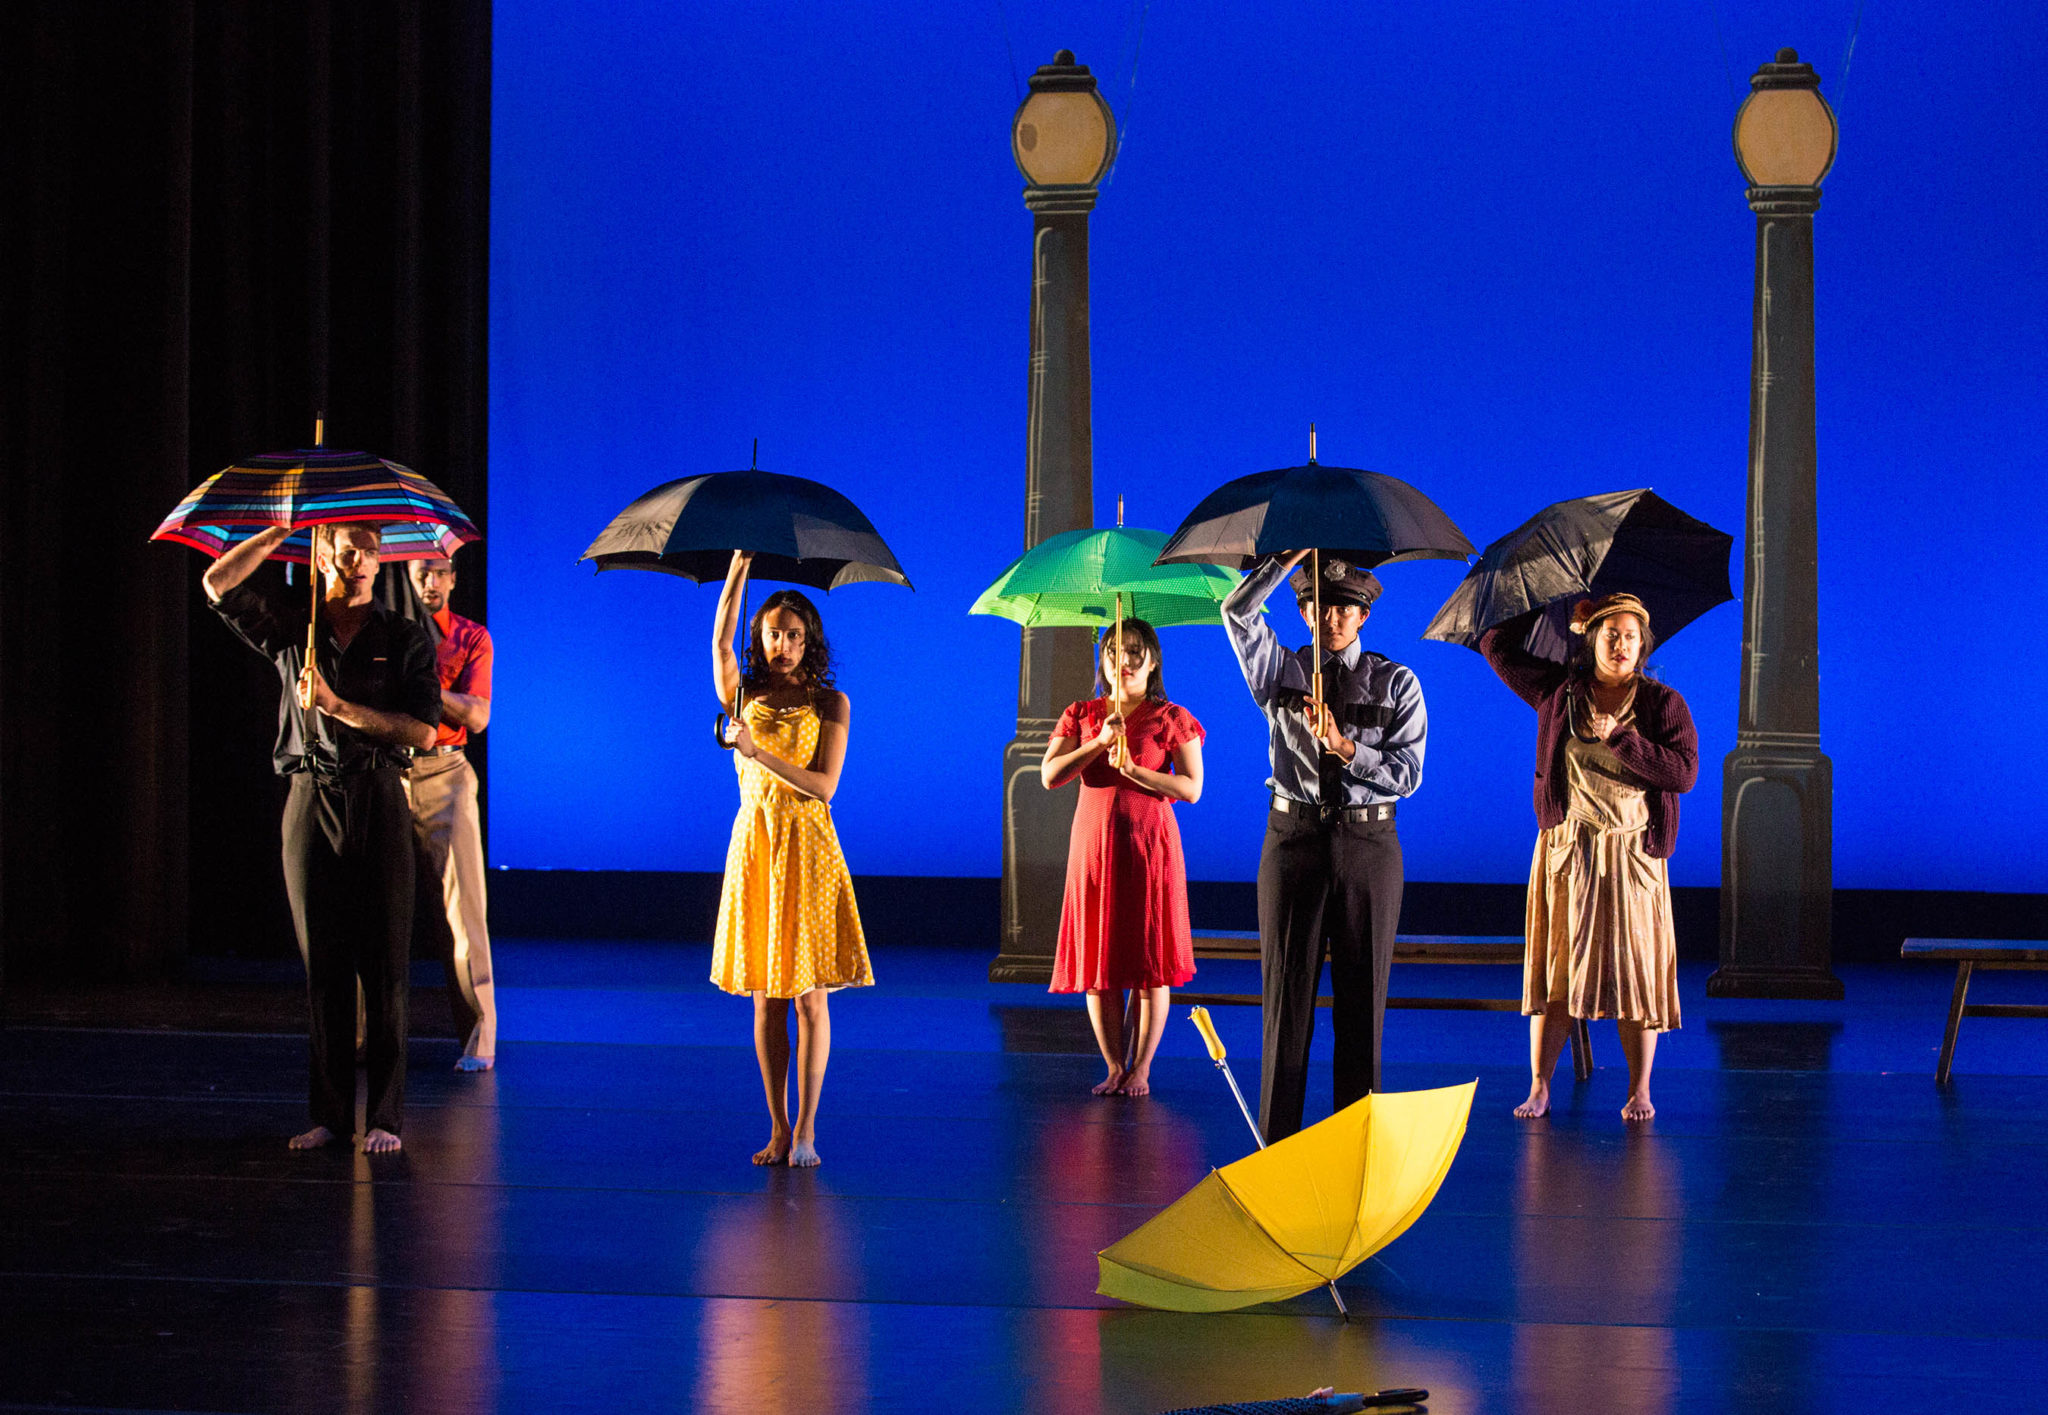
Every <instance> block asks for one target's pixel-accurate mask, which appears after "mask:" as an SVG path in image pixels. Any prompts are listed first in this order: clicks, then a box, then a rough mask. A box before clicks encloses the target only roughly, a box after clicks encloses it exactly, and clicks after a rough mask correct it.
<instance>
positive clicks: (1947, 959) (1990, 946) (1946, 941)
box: [1196, 938, 2048, 1086]
mask: <svg viewBox="0 0 2048 1415" xmlns="http://www.w3.org/2000/svg"><path fill="white" fill-rule="evenodd" d="M1200 951H1201V950H1200V948H1199V946H1198V947H1197V949H1196V952H1197V953H1198V954H1199V952H1200ZM1899 956H1900V957H1901V958H1918V959H1923V960H1926V961H1928V962H1932V963H1954V964H1955V965H1956V988H1955V991H1954V992H1953V993H1952V994H1950V996H1949V1000H1948V1030H1947V1031H1945V1032H1943V1033H1942V1034H1941V1056H1940V1058H1939V1059H1938V1060H1936V1062H1935V1063H1934V1083H1935V1084H1936V1085H1937V1086H1946V1085H1947V1084H1948V1076H1949V1068H1950V1067H1951V1066H1953V1065H1954V1063H1955V1059H1956V1033H1957V1032H1958V1031H1960V1030H1961V1029H1962V1025H1963V1019H1964V1018H1965V1017H2048V1005H2043V1004H2041V1003H2032V1002H1970V1001H1969V1000H1968V999H1969V996H1970V974H1971V972H1972V971H1973V970H1975V969H1978V968H1986V969H1995V970H1998V971H2003V972H2014V973H2042V972H2048V942H2044V941H2042V940H2039V939H2005V938H1909V939H1907V940H1906V941H1905V943H1904V944H1903V945H1902V946H1901V947H1900V949H1899Z"/></svg>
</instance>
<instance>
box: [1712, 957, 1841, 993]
mask: <svg viewBox="0 0 2048 1415" xmlns="http://www.w3.org/2000/svg"><path fill="white" fill-rule="evenodd" d="M1707 996H1708V997H1761V998H1780V999H1784V1000H1787V1001H1811V1002H1840V1001H1841V1000H1842V980H1841V979H1840V978H1838V977H1836V976H1835V975H1834V974H1833V973H1830V972H1829V971H1828V970H1827V969H1825V968H1820V969H1808V968H1744V967H1741V966H1740V965H1730V964H1726V963H1724V964H1722V965H1721V966H1720V967H1719V968H1716V969H1715V970H1714V971H1713V973H1712V974H1711V975H1709V977H1708V978H1707Z"/></svg>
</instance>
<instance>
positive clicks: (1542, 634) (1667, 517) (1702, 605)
mask: <svg viewBox="0 0 2048 1415" xmlns="http://www.w3.org/2000/svg"><path fill="white" fill-rule="evenodd" d="M1734 545H1735V538H1734V537H1733V536H1731V535H1729V534H1727V533H1726V532H1725V531H1717V530H1715V529H1714V528H1713V527H1712V526H1710V525H1708V524H1707V523H1706V522H1705V521H1701V520H1696V519H1694V518H1693V517H1691V516H1688V515H1686V514H1685V512H1683V511H1681V510H1679V509H1678V508H1677V507H1676V506H1673V505H1672V504H1671V503H1670V502H1668V501H1666V500H1665V499H1664V498H1663V497H1661V496H1658V495H1657V494H1656V493H1655V492H1652V491H1648V490H1638V491H1611V492H1607V493H1606V494H1604V495H1601V496H1581V497H1578V498H1576V499H1574V500H1571V501H1560V502H1558V503H1557V504H1556V505H1554V506H1546V507H1544V508H1543V509H1542V510H1541V511H1538V512H1537V513H1536V514H1535V515H1534V516H1531V517H1530V518H1529V519H1528V520H1526V521H1524V522H1523V523H1522V524H1521V525H1519V526H1517V527H1516V528H1515V529H1514V530H1512V531H1510V532H1508V533H1507V534H1506V535H1504V536H1502V537H1501V538H1500V539H1499V540H1497V541H1495V542H1494V543H1493V544H1492V545H1489V546H1488V547H1486V551H1485V553H1484V554H1483V555H1481V556H1480V557H1479V561H1478V563H1477V564H1475V565H1474V566H1473V567H1472V570H1471V573H1470V574H1468V575H1466V577H1465V578H1464V579H1463V580H1462V581H1460V582H1459V585H1458V588H1457V589H1455V590H1453V591H1452V592H1451V597H1450V598H1449V599H1447V600H1445V601H1444V606H1443V608H1442V609H1439V610H1438V611H1437V612H1436V617H1435V618H1434V619H1432V620H1430V621H1429V627H1428V628H1427V629H1425V630H1424V631H1423V634H1422V637H1423V638H1425V639H1439V640H1442V641H1443V642H1445V643H1450V644H1464V645H1465V646H1466V647H1468V648H1477V647H1478V646H1479V636H1480V635H1481V634H1483V633H1485V632H1486V631H1487V630H1488V629H1491V628H1493V627H1494V626H1495V625H1496V624H1504V623H1506V622H1507V621H1508V620H1510V619H1513V618H1516V617H1517V616H1519V615H1523V614H1527V613H1528V612H1529V611H1531V610H1533V609H1544V610H1547V611H1548V612H1547V613H1546V614H1544V616H1543V617H1542V618H1540V619H1538V620H1536V621H1535V623H1534V624H1532V625H1531V626H1530V629H1529V632H1528V635H1527V636H1526V638H1525V640H1524V642H1523V645H1522V646H1523V647H1524V648H1526V649H1527V650H1528V651H1529V652H1530V653H1532V654H1535V655H1536V656H1538V657H1539V658H1547V659H1549V660H1551V661H1552V662H1554V663H1563V662H1565V661H1566V660H1567V659H1569V658H1570V657H1571V655H1572V650H1573V640H1572V635H1571V633H1570V632H1569V629H1568V627H1567V626H1568V625H1569V624H1570V622H1571V611H1572V605H1574V604H1575V603H1577V602H1578V601H1579V600H1581V599H1584V598H1587V597H1590V596H1599V595H1604V594H1612V593H1614V592H1616V591H1619V590H1626V591H1627V592H1628V593H1630V594H1633V595H1635V596H1636V597H1637V598H1639V599H1641V600H1642V602H1643V605H1644V607H1645V608H1647V609H1648V610H1649V611H1650V628H1651V629H1652V630H1653V631H1654V632H1655V633H1656V635H1657V638H1658V641H1659V642H1662V641H1663V640H1666V639H1669V638H1670V637H1671V636H1672V635H1673V634H1675V633H1677V632H1678V631H1679V630H1680V629H1683V628H1684V627H1685V626H1686V625H1688V624H1690V623H1692V621H1693V620H1695V619H1697V618H1699V617H1700V616H1701V615H1702V614H1704V613H1706V612H1707V611H1708V610H1710V609H1712V608H1713V607H1714V606H1715V605H1717V604H1725V603H1726V602H1727V601H1729V600H1731V599H1733V598H1735V593H1734V591H1733V590H1732V589H1731V588H1730V587H1729V583H1728V554H1729V551H1730V550H1731V549H1732V548H1733V547H1734Z"/></svg>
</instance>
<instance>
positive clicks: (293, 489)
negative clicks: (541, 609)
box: [150, 416, 483, 664]
mask: <svg viewBox="0 0 2048 1415" xmlns="http://www.w3.org/2000/svg"><path fill="white" fill-rule="evenodd" d="M354 522H367V523H371V524H374V525H377V526H379V527H382V528H383V529H384V532H385V535H384V540H383V544H382V545H381V546H380V547H379V550H378V556H377V559H378V561H379V563H380V564H381V563H383V562H385V561H398V560H435V559H446V558H448V557H451V556H453V555H454V554H455V552H456V551H457V550H459V549H461V548H462V547H463V546H465V545H468V544H470V543H472V542H475V541H479V540H482V539H483V536H482V534H481V533H480V532H479V531H478V530H477V528H476V524H475V523H474V522H473V521H471V520H470V519H469V517H468V516H466V515H464V514H463V512H462V509H461V508H460V507H458V506H457V505H456V504H455V502H454V500H453V499H451V498H450V497H449V495H448V494H447V493H446V492H444V491H442V490H441V488H439V487H437V486H435V485H434V484H433V483H432V482H430V481H428V480H427V479H426V478H425V477H423V476H421V475H420V474H419V473H418V472H415V471H414V470H412V468H410V467H405V466H401V465H399V464H398V463H397V462H392V461H387V460H385V459H384V458H382V457H373V456H371V455H370V454H369V453H367V452H344V451H338V450H334V449H330V448H329V447H328V446H327V420H326V418H325V417H324V416H316V417H315V418H314V419H313V445H312V446H311V447H308V448H301V449H299V450H298V451H295V452H269V453H264V454H262V455H260V456H256V457H251V458H249V459H248V460H246V461H243V462H237V463H235V464H234V465H233V466H229V467H224V468H222V469H221V470H220V471H218V472H215V473H214V474H213V475H212V476H210V477H208V478H207V479H206V480H205V481H203V482H201V483H200V484H199V485H198V486H196V487H194V488H193V489H192V490H191V491H190V492H188V493H186V496H185V499H184V500H182V501H180V502H179V503H178V504H177V505H176V506H175V507H173V508H172V509H171V514H170V515H168V516H166V517H164V519H163V522H162V523H161V524H160V525H158V526H157V528H156V530H155V531H153V532H152V533H151V534H150V539H151V540H166V541H176V542H177V543H179V544H181V545H189V546H191V547H192V548H193V549H195V550H199V551H204V552H205V553H206V554H207V555H210V556H212V557H213V558H214V559H216V560H218V559H219V558H220V557H221V556H223V555H225V554H226V553H227V552H228V551H230V550H232V549H233V548H234V547H235V546H237V545H240V544H241V543H242V542H244V541H246V540H249V539H250V538H251V537H253V536H255V535H257V534H259V533H261V532H262V531H265V530H271V529H276V528H280V527H285V528H292V529H294V530H295V531H297V530H303V532H304V534H303V536H301V535H298V534H293V535H290V536H287V537H286V538H285V539H284V540H283V541H281V542H280V543H279V544H278V546H277V547H276V548H275V549H273V550H272V551H271V552H270V557H269V558H270V559H272V560H280V561H283V562H284V563H286V564H288V565H305V566H308V567H309V569H310V567H312V565H313V561H314V556H313V531H314V528H315V527H318V526H331V525H346V524H350V523H354ZM306 579H307V582H308V588H309V593H310V595H311V609H310V610H309V611H308V613H307V617H306V662H307V663H308V664H311V663H312V662H313V661H314V654H315V648H316V645H317V643H318V638H317V631H318V626H319V621H320V576H319V574H318V572H317V571H312V572H311V573H308V575H307V576H306Z"/></svg>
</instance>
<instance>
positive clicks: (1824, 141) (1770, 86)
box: [1735, 49, 1835, 187]
mask: <svg viewBox="0 0 2048 1415" xmlns="http://www.w3.org/2000/svg"><path fill="white" fill-rule="evenodd" d="M1749 86H1750V92H1749V97H1748V98H1746V99H1744V100H1743V103H1742V107H1741V108H1739V109H1738V110H1736V114H1735V162H1736V165H1737V166H1739V167H1740V168H1741V169H1742V175H1743V176H1745V177H1747V178H1748V179H1749V185H1750V186H1751V187H1818V186H1819V185H1820V184H1821V181H1822V179H1823V178H1825V177H1826V176H1827V174H1828V169H1829V168H1830V167H1832V166H1834V165H1835V111H1834V109H1832V108H1830V107H1828V104H1827V100H1826V99H1824V98H1822V97H1821V96H1820V75H1819V74H1816V73H1815V72H1814V71H1813V65H1811V64H1802V63H1800V62H1799V51H1798V50H1796V49H1780V50H1779V51H1778V58H1777V62H1776V63H1772V64H1766V65H1764V66H1763V67H1762V68H1761V69H1758V70H1757V72H1756V76H1755V77H1754V78H1752V79H1751V80H1750V81H1749Z"/></svg>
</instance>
